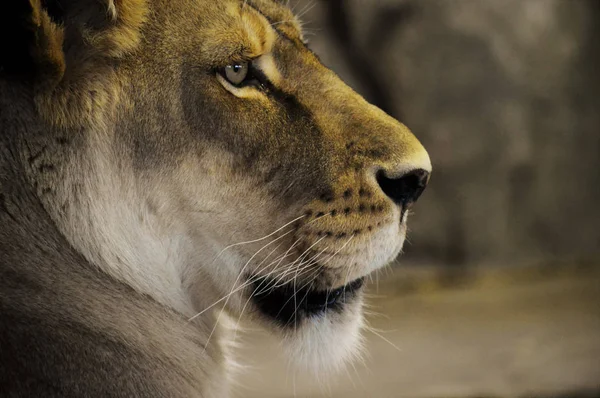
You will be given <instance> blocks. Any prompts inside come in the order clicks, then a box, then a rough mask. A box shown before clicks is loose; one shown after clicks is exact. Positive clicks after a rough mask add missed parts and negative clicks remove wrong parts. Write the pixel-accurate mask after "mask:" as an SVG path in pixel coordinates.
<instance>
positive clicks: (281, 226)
mask: <svg viewBox="0 0 600 398" xmlns="http://www.w3.org/2000/svg"><path fill="white" fill-rule="evenodd" d="M0 29H2V40H3V42H2V43H3V44H2V48H0V107H1V108H0V395H2V396H8V397H74V396H85V397H134V396H135V397H137V396H139V397H171V398H172V397H219V398H221V397H225V396H227V395H228V387H227V385H228V383H227V379H228V376H227V375H228V364H229V362H228V358H229V356H228V352H227V349H228V344H227V333H225V332H226V330H225V328H224V326H223V325H224V324H225V323H226V322H223V321H224V320H225V318H227V319H230V320H231V319H232V320H233V321H234V322H235V321H236V319H238V318H243V319H249V320H254V321H255V322H258V323H261V324H263V325H264V326H266V327H267V328H268V329H270V330H271V331H272V332H273V333H275V334H276V335H279V336H280V337H281V339H282V341H283V346H284V347H285V349H286V350H288V353H289V356H290V358H291V359H292V360H293V361H295V362H296V363H298V364H300V365H303V366H305V367H308V368H311V369H313V370H315V371H325V370H329V369H335V368H338V367H339V366H341V365H342V364H343V363H344V362H345V361H346V360H348V359H350V358H351V357H352V356H353V355H355V352H356V350H357V346H358V345H359V342H360V337H359V333H360V329H361V325H362V310H361V306H362V296H361V295H362V293H361V290H362V286H363V278H364V277H365V276H366V275H367V274H369V273H370V272H371V271H373V270H375V269H378V268H380V267H382V266H384V265H386V264H387V263H389V262H390V261H391V260H392V259H394V258H395V257H396V256H397V255H398V253H399V251H400V249H401V247H402V244H403V241H404V236H405V232H406V217H407V209H408V208H409V206H410V205H411V204H412V203H413V202H414V201H415V200H416V199H417V198H418V196H419V195H420V194H421V192H422V191H423V189H424V187H425V185H426V183H427V181H428V178H429V172H430V170H431V164H430V160H429V157H428V155H427V153H426V151H425V150H424V149H423V147H422V146H421V144H420V143H419V141H418V140H417V139H416V138H415V137H414V136H413V135H412V134H411V132H410V131H409V130H408V129H407V128H406V127H404V126H403V125H402V124H400V123H399V122H397V121H396V120H394V119H392V118H391V117H389V116H387V115H386V114H384V113H383V112H382V111H381V110H379V109H378V108H376V107H375V106H372V105H370V104H369V103H367V102H366V101H365V100H364V99H363V98H361V97H360V96H359V95H358V94H356V93H355V92H354V91H352V90H351V89H350V88H349V87H348V86H346V85H344V83H342V81H340V79H339V78H338V77H337V76H336V75H335V74H334V73H333V72H332V71H330V70H329V69H327V68H326V67H325V66H323V65H322V64H321V63H320V62H319V59H318V58H317V57H316V56H315V55H314V54H313V53H312V52H311V51H310V50H309V49H308V48H307V46H306V45H305V42H304V39H303V36H302V31H301V29H300V25H299V23H298V21H297V20H296V19H295V17H294V15H292V13H291V12H290V11H289V10H288V9H287V8H285V7H284V6H283V5H281V4H279V3H278V2H275V1H273V0H247V1H244V0H219V1H215V0H147V1H145V0H28V1H27V0H11V1H5V2H3V3H2V4H1V5H0ZM228 317H229V318H228ZM232 323H233V322H232Z"/></svg>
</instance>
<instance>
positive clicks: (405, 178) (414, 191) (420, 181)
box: [376, 169, 429, 206]
mask: <svg viewBox="0 0 600 398" xmlns="http://www.w3.org/2000/svg"><path fill="white" fill-rule="evenodd" d="M376 178H377V183H378V184H379V186H380V187H381V190H382V191H383V192H384V193H385V194H386V195H387V196H388V197H389V198H390V199H392V200H393V201H394V203H396V204H398V205H402V206H405V205H407V204H410V203H413V202H415V201H416V200H417V199H419V196H421V194H422V193H423V190H424V189H425V187H426V186H427V182H428V181H429V172H428V171H426V170H423V169H415V170H411V171H408V172H406V173H404V174H402V175H400V176H398V177H388V176H387V174H386V171H385V170H379V171H378V172H377V175H376Z"/></svg>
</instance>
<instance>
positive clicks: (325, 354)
mask: <svg viewBox="0 0 600 398" xmlns="http://www.w3.org/2000/svg"><path fill="white" fill-rule="evenodd" d="M363 325H364V318H363V313H362V297H360V298H359V297H357V298H356V299H355V301H354V302H352V303H349V305H347V307H346V308H345V310H344V312H343V313H341V314H340V313H336V312H334V311H330V312H328V313H326V314H325V315H323V316H320V317H315V318H311V319H307V320H305V323H303V324H302V326H299V327H298V328H297V330H295V331H294V330H292V331H289V332H286V333H285V335H284V337H283V341H282V345H283V351H284V352H285V354H286V357H287V358H288V359H289V361H290V364H291V365H292V366H293V367H295V368H296V369H298V370H300V371H303V372H309V373H310V374H312V375H315V376H322V375H323V374H328V375H330V374H332V373H337V372H339V371H340V370H342V369H344V366H345V365H347V364H348V363H350V362H351V361H354V360H356V359H358V358H360V356H361V354H362V351H363V338H362V333H361V331H362V328H363Z"/></svg>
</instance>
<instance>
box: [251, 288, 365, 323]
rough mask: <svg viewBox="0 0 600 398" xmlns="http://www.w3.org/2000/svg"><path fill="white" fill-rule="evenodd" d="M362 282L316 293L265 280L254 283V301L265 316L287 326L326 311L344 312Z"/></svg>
mask: <svg viewBox="0 0 600 398" xmlns="http://www.w3.org/2000/svg"><path fill="white" fill-rule="evenodd" d="M254 279H256V278H254ZM363 282H364V278H359V279H356V280H354V281H352V282H350V283H348V284H347V285H344V286H341V287H339V288H336V289H333V290H332V289H328V290H316V289H312V288H311V287H310V286H302V284H300V285H299V286H295V285H294V283H293V282H290V283H287V284H285V285H282V286H277V283H276V281H274V280H272V279H270V278H267V277H262V278H258V279H256V280H255V282H254V286H253V288H254V293H253V294H252V299H253V301H254V303H255V304H256V306H257V307H258V309H259V310H260V311H261V312H262V313H263V314H264V315H266V316H268V317H269V318H271V319H272V320H274V321H275V322H277V323H278V324H280V325H281V326H288V325H294V324H296V323H297V322H298V321H299V320H301V319H303V318H306V317H311V316H318V315H321V314H323V313H325V312H326V311H330V310H334V311H341V310H342V309H343V307H344V304H346V303H347V302H349V301H351V300H352V299H354V297H356V295H357V293H358V292H359V290H360V289H361V287H362V286H363ZM272 286H276V287H272Z"/></svg>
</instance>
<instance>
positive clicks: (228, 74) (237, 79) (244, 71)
mask: <svg viewBox="0 0 600 398" xmlns="http://www.w3.org/2000/svg"><path fill="white" fill-rule="evenodd" d="M249 71H250V65H249V64H248V62H239V63H236V64H232V65H227V66H226V67H225V68H224V70H223V76H224V77H225V79H227V81H228V82H229V83H231V84H233V85H234V86H240V85H241V84H242V83H244V80H246V78H247V77H248V74H249Z"/></svg>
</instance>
